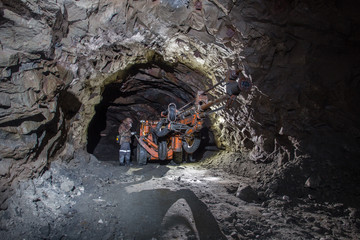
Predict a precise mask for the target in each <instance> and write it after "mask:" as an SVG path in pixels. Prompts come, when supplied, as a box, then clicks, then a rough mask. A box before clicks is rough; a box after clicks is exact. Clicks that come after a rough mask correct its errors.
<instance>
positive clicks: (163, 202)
mask: <svg viewBox="0 0 360 240" xmlns="http://www.w3.org/2000/svg"><path fill="white" fill-rule="evenodd" d="M231 156H232V155H231V154H230V155H229V154H226V153H221V152H219V153H216V154H215V155H214V156H212V157H210V158H209V159H205V160H202V161H201V162H197V163H184V164H181V165H171V164H167V165H160V164H158V163H155V164H148V165H146V166H137V165H133V166H131V167H123V166H119V164H118V162H116V161H106V162H104V161H98V160H97V159H96V158H95V157H94V156H93V155H91V156H90V155H87V154H77V157H76V158H75V159H73V160H71V161H70V162H69V163H66V162H61V161H55V162H53V163H52V165H51V167H50V168H49V170H47V171H46V172H44V173H43V175H42V176H41V177H40V178H37V179H32V180H28V181H24V182H22V183H21V184H20V188H19V189H18V190H17V191H16V194H15V195H14V196H13V197H12V198H11V199H9V201H8V209H7V210H5V211H1V212H0V217H1V222H0V239H152V240H155V239H214V240H215V239H216V240H217V239H323V240H325V239H359V237H360V235H359V228H358V226H359V219H358V216H357V214H358V213H357V211H356V209H353V208H349V207H346V206H344V205H343V204H340V203H326V202H325V203H323V204H319V203H317V202H316V201H312V200H311V199H309V198H298V199H292V198H290V197H288V196H285V195H284V196H279V195H276V194H275V195H272V197H271V198H262V197H261V196H260V195H259V193H257V192H256V186H257V184H258V183H256V182H254V180H252V179H251V178H246V177H243V176H238V175H232V174H229V173H227V172H224V171H223V170H221V169H220V168H216V167H214V166H216V164H215V163H216V161H220V160H221V159H224V158H226V157H231ZM209 162H210V163H211V164H209ZM249 164H250V163H249ZM209 166H211V168H209ZM248 167H251V165H249V166H248ZM239 185H240V189H244V187H245V188H246V187H248V189H250V190H251V191H250V192H245V193H243V196H241V198H243V199H245V200H247V201H244V200H241V199H240V198H239V194H240V193H239V192H238V188H239ZM249 186H253V188H249ZM254 189H255V190H254ZM252 190H253V191H252ZM254 193H255V194H256V197H254ZM244 194H245V195H244ZM240 195H241V194H240Z"/></svg>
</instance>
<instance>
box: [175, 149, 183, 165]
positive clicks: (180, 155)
mask: <svg viewBox="0 0 360 240" xmlns="http://www.w3.org/2000/svg"><path fill="white" fill-rule="evenodd" d="M173 161H174V163H176V164H180V163H182V161H183V152H182V151H181V152H173Z"/></svg>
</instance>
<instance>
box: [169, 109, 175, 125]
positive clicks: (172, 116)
mask: <svg viewBox="0 0 360 240" xmlns="http://www.w3.org/2000/svg"><path fill="white" fill-rule="evenodd" d="M168 112H169V113H168V114H169V115H168V120H169V121H171V122H174V121H176V106H172V107H169V110H168Z"/></svg>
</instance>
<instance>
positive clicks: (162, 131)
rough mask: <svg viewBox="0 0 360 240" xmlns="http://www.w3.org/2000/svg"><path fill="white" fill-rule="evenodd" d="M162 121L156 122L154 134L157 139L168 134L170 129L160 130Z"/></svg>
mask: <svg viewBox="0 0 360 240" xmlns="http://www.w3.org/2000/svg"><path fill="white" fill-rule="evenodd" d="M164 122H165V121H164V120H160V121H159V122H158V124H157V125H156V128H155V134H156V135H157V136H158V137H165V136H166V135H167V134H168V133H169V132H170V129H168V128H167V127H165V128H163V129H162V128H161V127H162V125H163V124H164Z"/></svg>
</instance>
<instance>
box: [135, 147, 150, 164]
mask: <svg viewBox="0 0 360 240" xmlns="http://www.w3.org/2000/svg"><path fill="white" fill-rule="evenodd" d="M147 155H148V153H147V151H146V150H145V148H143V146H141V144H140V143H138V145H137V149H136V161H137V163H138V164H139V165H145V164H146V162H147Z"/></svg>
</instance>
